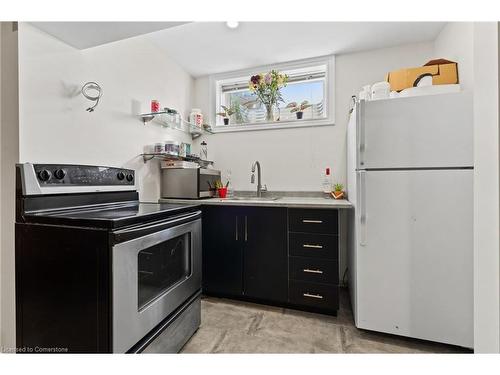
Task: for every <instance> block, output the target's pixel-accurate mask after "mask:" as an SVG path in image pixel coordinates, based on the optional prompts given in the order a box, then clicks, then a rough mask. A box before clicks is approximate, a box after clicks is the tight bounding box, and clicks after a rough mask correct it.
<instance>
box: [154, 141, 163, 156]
mask: <svg viewBox="0 0 500 375" xmlns="http://www.w3.org/2000/svg"><path fill="white" fill-rule="evenodd" d="M164 152H165V144H164V143H155V144H154V146H153V153H155V154H163V153H164Z"/></svg>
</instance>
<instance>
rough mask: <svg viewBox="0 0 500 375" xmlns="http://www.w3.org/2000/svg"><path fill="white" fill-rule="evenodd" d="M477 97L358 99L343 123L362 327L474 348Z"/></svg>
mask: <svg viewBox="0 0 500 375" xmlns="http://www.w3.org/2000/svg"><path fill="white" fill-rule="evenodd" d="M472 117H473V115H472V98H471V96H470V95H469V94H467V93H463V92H462V93H454V94H443V95H432V96H420V97H413V98H397V99H388V100H379V101H368V102H365V101H363V100H362V101H360V102H359V103H358V104H357V105H356V106H355V109H354V111H353V113H352V115H351V119H350V122H349V124H348V129H347V148H348V161H347V168H348V181H347V191H348V197H349V200H350V201H351V202H352V203H353V205H354V210H351V212H350V218H349V225H350V226H349V230H350V231H349V238H348V267H349V269H348V274H349V278H348V280H349V289H350V295H351V303H352V308H353V313H354V319H355V324H356V326H357V327H358V328H362V329H367V330H373V331H380V332H386V333H391V334H397V335H402V336H408V337H414V338H419V339H425V340H431V341H436V342H442V343H448V344H454V345H459V346H463V347H469V348H472V347H473V278H472V277H473V273H472V272H473V172H474V171H473V146H472V136H473V118H472Z"/></svg>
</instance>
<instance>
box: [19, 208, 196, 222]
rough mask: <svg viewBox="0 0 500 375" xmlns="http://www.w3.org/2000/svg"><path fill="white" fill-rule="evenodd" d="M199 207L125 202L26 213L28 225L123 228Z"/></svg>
mask: <svg viewBox="0 0 500 375" xmlns="http://www.w3.org/2000/svg"><path fill="white" fill-rule="evenodd" d="M197 207H199V205H197V204H169V203H138V202H134V203H122V204H116V205H102V206H97V207H92V208H76V209H75V208H73V209H64V210H57V211H39V212H35V213H27V214H25V219H26V221H28V222H37V223H51V224H59V225H77V226H89V227H104V228H119V227H123V226H128V225H133V224H140V223H145V222H149V221H153V220H161V219H166V218H168V217H170V216H175V215H178V214H181V213H183V212H189V211H193V210H194V209H195V208H197Z"/></svg>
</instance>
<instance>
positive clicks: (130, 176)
mask: <svg viewBox="0 0 500 375" xmlns="http://www.w3.org/2000/svg"><path fill="white" fill-rule="evenodd" d="M127 181H128V182H132V181H134V176H133V175H131V174H128V175H127Z"/></svg>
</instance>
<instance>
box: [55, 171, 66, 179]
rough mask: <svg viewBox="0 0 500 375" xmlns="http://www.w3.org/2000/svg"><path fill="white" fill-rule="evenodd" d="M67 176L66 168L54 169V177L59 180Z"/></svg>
mask: <svg viewBox="0 0 500 375" xmlns="http://www.w3.org/2000/svg"><path fill="white" fill-rule="evenodd" d="M64 176H66V171H65V170H64V169H56V170H55V171H54V177H55V178H57V179H58V180H62V179H63V178H64Z"/></svg>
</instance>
